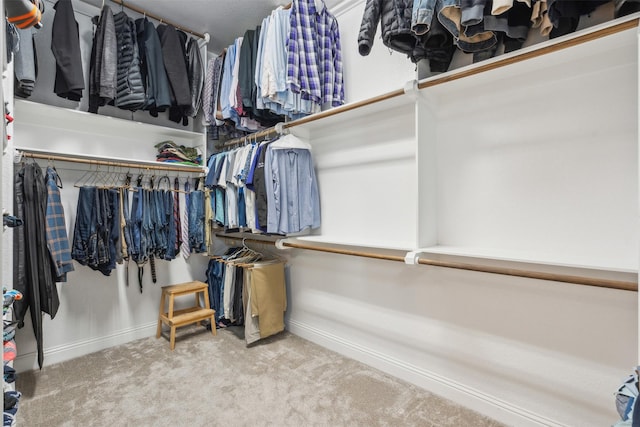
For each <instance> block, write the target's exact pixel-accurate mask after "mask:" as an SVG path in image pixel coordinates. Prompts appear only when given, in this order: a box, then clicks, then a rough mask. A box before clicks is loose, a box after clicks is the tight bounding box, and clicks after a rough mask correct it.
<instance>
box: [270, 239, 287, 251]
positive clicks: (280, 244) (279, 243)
mask: <svg viewBox="0 0 640 427" xmlns="http://www.w3.org/2000/svg"><path fill="white" fill-rule="evenodd" d="M286 241H287V239H278V240H276V241H275V242H274V245H275V247H276V249H279V250H281V251H284V250H286V249H291V248H290V247H287V246H285V245H284V244H285V242H286Z"/></svg>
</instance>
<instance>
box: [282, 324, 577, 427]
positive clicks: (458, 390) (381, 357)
mask: <svg viewBox="0 0 640 427" xmlns="http://www.w3.org/2000/svg"><path fill="white" fill-rule="evenodd" d="M287 330H288V331H289V332H291V333H293V334H295V335H298V336H300V337H302V338H305V339H307V340H309V341H311V342H314V343H316V344H319V345H321V346H323V347H326V348H328V349H330V350H333V351H335V352H337V353H340V354H343V355H345V356H347V357H350V358H352V359H355V360H358V361H359V362H362V363H365V364H367V365H370V366H373V367H374V368H376V369H380V370H381V371H383V372H386V373H388V374H390V375H393V376H395V377H398V378H401V379H403V380H405V381H407V382H410V383H412V384H415V385H417V386H419V387H421V388H424V389H426V390H428V391H430V392H433V393H434V394H437V395H439V396H442V397H445V398H447V399H449V400H452V401H454V402H456V403H459V404H461V405H464V406H465V407H467V408H469V409H472V410H474V411H476V412H479V413H481V414H484V415H486V416H488V417H491V418H493V419H495V420H497V421H500V422H502V423H505V424H507V425H514V426H523V427H524V426H532V427H534V426H535V427H540V426H553V427H567V425H566V424H562V423H560V422H557V421H555V420H551V419H549V418H547V417H545V416H543V415H540V414H537V413H534V412H531V411H529V410H527V409H525V408H521V407H519V406H516V405H513V404H511V403H509V402H506V401H504V400H502V399H500V398H497V397H495V396H492V395H490V394H487V393H484V392H482V391H480V390H476V389H473V388H470V387H469V386H467V385H464V384H461V383H459V382H457V381H455V380H452V379H450V378H446V377H444V376H442V375H440V374H438V373H436V372H431V371H428V370H426V369H424V368H421V367H418V366H415V365H412V364H409V363H406V362H404V361H402V360H400V359H397V358H395V357H391V356H388V355H386V354H384V353H381V352H379V351H378V350H375V349H372V348H368V347H366V346H363V345H360V344H358V343H354V342H352V341H349V340H346V339H344V338H342V337H339V336H337V335H334V334H332V333H329V332H326V331H323V330H320V329H318V328H316V327H314V326H311V325H308V324H305V323H303V322H298V321H296V320H292V319H289V320H288V321H287Z"/></svg>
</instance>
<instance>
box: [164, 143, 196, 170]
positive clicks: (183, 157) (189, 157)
mask: <svg viewBox="0 0 640 427" xmlns="http://www.w3.org/2000/svg"><path fill="white" fill-rule="evenodd" d="M155 147H156V148H157V149H158V155H157V156H156V160H157V161H159V162H169V163H180V164H183V165H189V166H200V163H201V161H202V158H201V156H200V154H199V153H198V150H197V149H195V148H192V147H186V146H184V145H177V144H176V143H175V142H173V141H163V142H160V143H158V144H156V145H155Z"/></svg>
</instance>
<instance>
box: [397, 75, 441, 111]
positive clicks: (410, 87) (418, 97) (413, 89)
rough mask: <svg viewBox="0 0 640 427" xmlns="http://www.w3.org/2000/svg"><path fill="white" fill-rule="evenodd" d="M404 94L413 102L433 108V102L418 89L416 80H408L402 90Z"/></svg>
mask: <svg viewBox="0 0 640 427" xmlns="http://www.w3.org/2000/svg"><path fill="white" fill-rule="evenodd" d="M402 90H403V91H404V94H405V95H407V96H408V97H409V98H411V99H412V100H413V101H414V102H416V103H420V104H422V105H425V106H426V107H429V108H433V107H434V105H433V104H434V103H433V100H432V99H431V98H429V97H427V96H426V94H425V92H424V91H423V90H421V89H420V87H419V85H418V81H417V80H409V81H408V82H406V83H405V84H404V87H403V88H402Z"/></svg>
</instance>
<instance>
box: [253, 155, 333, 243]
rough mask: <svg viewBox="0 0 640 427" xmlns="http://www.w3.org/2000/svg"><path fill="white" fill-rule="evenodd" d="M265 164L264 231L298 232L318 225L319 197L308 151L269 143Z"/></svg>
mask: <svg viewBox="0 0 640 427" xmlns="http://www.w3.org/2000/svg"><path fill="white" fill-rule="evenodd" d="M264 167H265V184H266V192H267V232H268V233H279V234H287V233H299V232H300V231H303V230H305V229H307V228H318V227H320V197H319V193H318V183H317V180H316V175H315V171H314V169H313V159H312V157H311V152H310V151H309V150H307V149H303V148H273V147H272V146H269V148H267V152H266V155H265V166H264Z"/></svg>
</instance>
